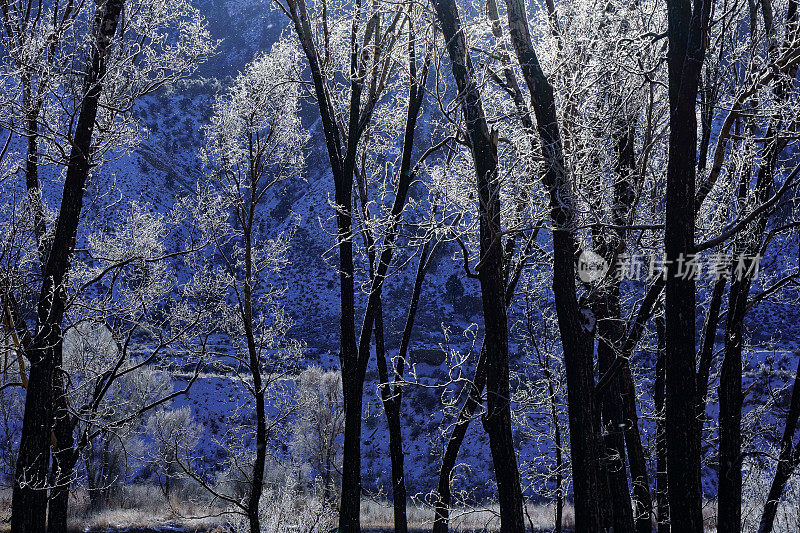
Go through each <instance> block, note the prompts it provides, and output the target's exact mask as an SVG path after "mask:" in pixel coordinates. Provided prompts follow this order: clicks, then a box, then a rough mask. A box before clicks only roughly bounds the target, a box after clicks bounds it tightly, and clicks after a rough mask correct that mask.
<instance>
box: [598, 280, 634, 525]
mask: <svg viewBox="0 0 800 533" xmlns="http://www.w3.org/2000/svg"><path fill="white" fill-rule="evenodd" d="M618 291H619V286H618V285H616V283H614V287H611V288H610V289H609V291H608V292H609V293H607V294H605V295H603V296H602V297H601V298H600V301H599V302H597V305H596V307H595V309H596V311H597V313H596V316H597V317H598V320H597V334H598V337H599V338H598V342H597V367H598V371H599V372H600V374H601V375H602V374H604V373H605V372H606V371H608V368H609V367H610V366H611V363H612V361H613V359H614V357H615V355H614V353H615V346H620V345H621V344H622V337H623V334H624V332H623V331H622V328H621V327H620V326H621V321H620V318H619V316H620V309H619V292H618ZM620 385H621V380H620V379H619V378H618V379H615V380H613V381H612V383H611V384H610V385H609V389H608V391H607V392H606V394H605V396H604V400H603V401H602V402H601V409H600V411H601V413H602V418H603V426H601V427H602V431H603V441H604V444H605V455H606V457H605V461H604V463H603V464H604V466H605V469H606V471H607V474H608V475H607V478H608V491H609V497H610V499H609V503H610V504H611V507H610V508H609V509H608V511H610V514H611V515H612V524H613V527H614V531H615V532H632V531H633V530H634V526H633V512H632V509H631V498H630V492H629V489H628V473H627V470H626V464H625V433H624V431H625V430H624V428H625V423H626V422H625V420H624V417H623V406H622V390H621V386H620Z"/></svg>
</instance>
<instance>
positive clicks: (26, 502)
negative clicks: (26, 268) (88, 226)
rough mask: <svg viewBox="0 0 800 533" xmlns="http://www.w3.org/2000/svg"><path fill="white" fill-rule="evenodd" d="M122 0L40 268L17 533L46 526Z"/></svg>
mask: <svg viewBox="0 0 800 533" xmlns="http://www.w3.org/2000/svg"><path fill="white" fill-rule="evenodd" d="M123 3H124V2H123V0H107V1H106V2H105V3H102V4H100V5H98V7H97V10H96V13H95V22H94V36H95V39H94V47H93V50H92V54H91V56H90V58H89V64H88V65H87V69H86V77H85V82H84V90H85V92H84V97H83V100H82V102H81V106H80V111H79V114H78V119H77V123H76V126H75V131H74V136H73V139H72V149H71V152H70V157H69V164H68V166H67V172H66V177H65V180H64V192H63V195H62V198H61V209H60V212H59V215H58V219H57V222H56V230H55V237H54V239H53V247H52V250H51V252H50V253H49V254H48V257H47V263H46V264H45V266H44V269H43V277H44V280H43V283H42V290H41V292H40V295H39V302H38V306H37V331H36V335H35V336H34V338H33V341H32V344H31V350H30V353H29V356H28V357H29V359H30V361H31V370H30V376H29V379H28V390H27V392H26V395H25V414H24V415H23V422H22V435H21V437H20V448H19V449H20V452H19V455H18V457H17V464H16V470H15V474H14V489H13V495H12V505H11V529H12V530H13V531H14V532H15V533H41V532H43V531H45V530H46V528H45V522H46V514H47V474H48V469H49V468H48V467H49V459H50V436H51V434H52V421H53V407H52V406H53V392H52V387H53V375H54V372H55V368H54V367H55V364H56V354H55V353H54V347H55V346H57V345H59V344H60V342H61V338H62V331H61V321H62V318H63V316H64V307H65V304H66V277H67V272H68V270H69V263H70V260H71V258H72V253H73V250H74V248H75V240H76V237H77V232H78V223H79V221H80V214H81V209H82V208H83V191H84V186H85V184H86V179H87V177H88V175H89V170H90V164H89V157H90V152H91V143H92V134H93V132H94V125H95V119H96V117H97V110H98V105H99V101H100V95H101V92H102V80H103V76H104V75H105V72H106V58H107V55H108V53H109V50H110V46H111V41H112V39H113V37H114V34H115V33H116V29H117V22H118V20H119V15H120V12H121V11H122V6H123Z"/></svg>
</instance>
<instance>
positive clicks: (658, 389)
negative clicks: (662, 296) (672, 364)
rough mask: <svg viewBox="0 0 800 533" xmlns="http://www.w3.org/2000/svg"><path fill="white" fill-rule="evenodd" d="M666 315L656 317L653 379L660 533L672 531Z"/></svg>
mask: <svg viewBox="0 0 800 533" xmlns="http://www.w3.org/2000/svg"><path fill="white" fill-rule="evenodd" d="M665 327H666V326H665V324H664V317H663V316H658V317H656V338H657V341H656V343H657V348H656V350H657V351H656V375H655V380H654V381H653V388H654V389H655V390H654V391H653V401H654V403H655V410H656V507H657V511H658V513H657V515H658V533H670V527H669V525H670V522H669V493H668V480H667V440H666V439H667V428H666V427H665V426H666V424H665V417H664V396H665V390H664V384H665V365H666V362H665V361H664V359H665V356H666V339H665V338H664V329H665Z"/></svg>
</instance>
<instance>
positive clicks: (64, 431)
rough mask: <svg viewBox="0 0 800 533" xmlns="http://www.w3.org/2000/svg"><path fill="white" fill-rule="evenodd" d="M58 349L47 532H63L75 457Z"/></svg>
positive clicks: (57, 349)
mask: <svg viewBox="0 0 800 533" xmlns="http://www.w3.org/2000/svg"><path fill="white" fill-rule="evenodd" d="M62 349H63V343H61V344H59V345H58V346H57V347H56V351H57V356H56V358H57V361H56V373H55V375H54V376H53V394H54V396H55V398H54V404H55V424H54V427H55V429H54V437H55V450H54V452H53V464H52V466H51V476H50V477H51V479H52V484H53V486H52V489H51V491H50V504H49V506H48V510H47V533H66V532H67V515H68V513H67V510H68V507H69V493H70V485H71V483H72V475H73V469H74V468H75V462H76V460H77V458H78V456H77V450H75V449H74V441H73V436H72V433H73V430H74V425H73V423H72V420H71V417H70V413H69V409H68V406H67V397H66V383H65V376H64V374H63V372H64V371H63V369H62V368H61V366H62V364H63V361H62V357H61V352H62Z"/></svg>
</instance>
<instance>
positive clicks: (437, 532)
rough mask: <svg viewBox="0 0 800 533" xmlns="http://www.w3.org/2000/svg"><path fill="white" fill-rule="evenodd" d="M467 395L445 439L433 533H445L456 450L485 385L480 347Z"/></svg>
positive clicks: (484, 366)
mask: <svg viewBox="0 0 800 533" xmlns="http://www.w3.org/2000/svg"><path fill="white" fill-rule="evenodd" d="M468 386H469V394H468V396H467V399H466V401H465V402H464V405H463V406H462V408H461V411H460V412H459V414H458V420H457V421H456V425H455V426H454V427H453V432H452V433H451V434H450V438H449V439H448V441H447V447H446V448H445V452H444V455H443V456H442V466H441V468H440V469H439V484H438V485H437V489H436V490H437V499H436V505H435V516H434V521H433V533H447V530H448V523H449V519H450V476H451V475H452V473H453V469H454V468H455V466H456V460H457V459H458V450H459V449H460V448H461V443H462V442H464V437H465V436H466V434H467V429H469V424H470V422H471V421H472V418H473V417H474V416H475V412H476V411H477V409H478V406H480V404H481V395H482V394H483V389H484V387H485V386H486V350H484V349H483V347H481V351H480V355H479V356H478V365H477V367H476V369H475V378H474V380H473V381H472V383H470V384H469V385H468Z"/></svg>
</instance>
